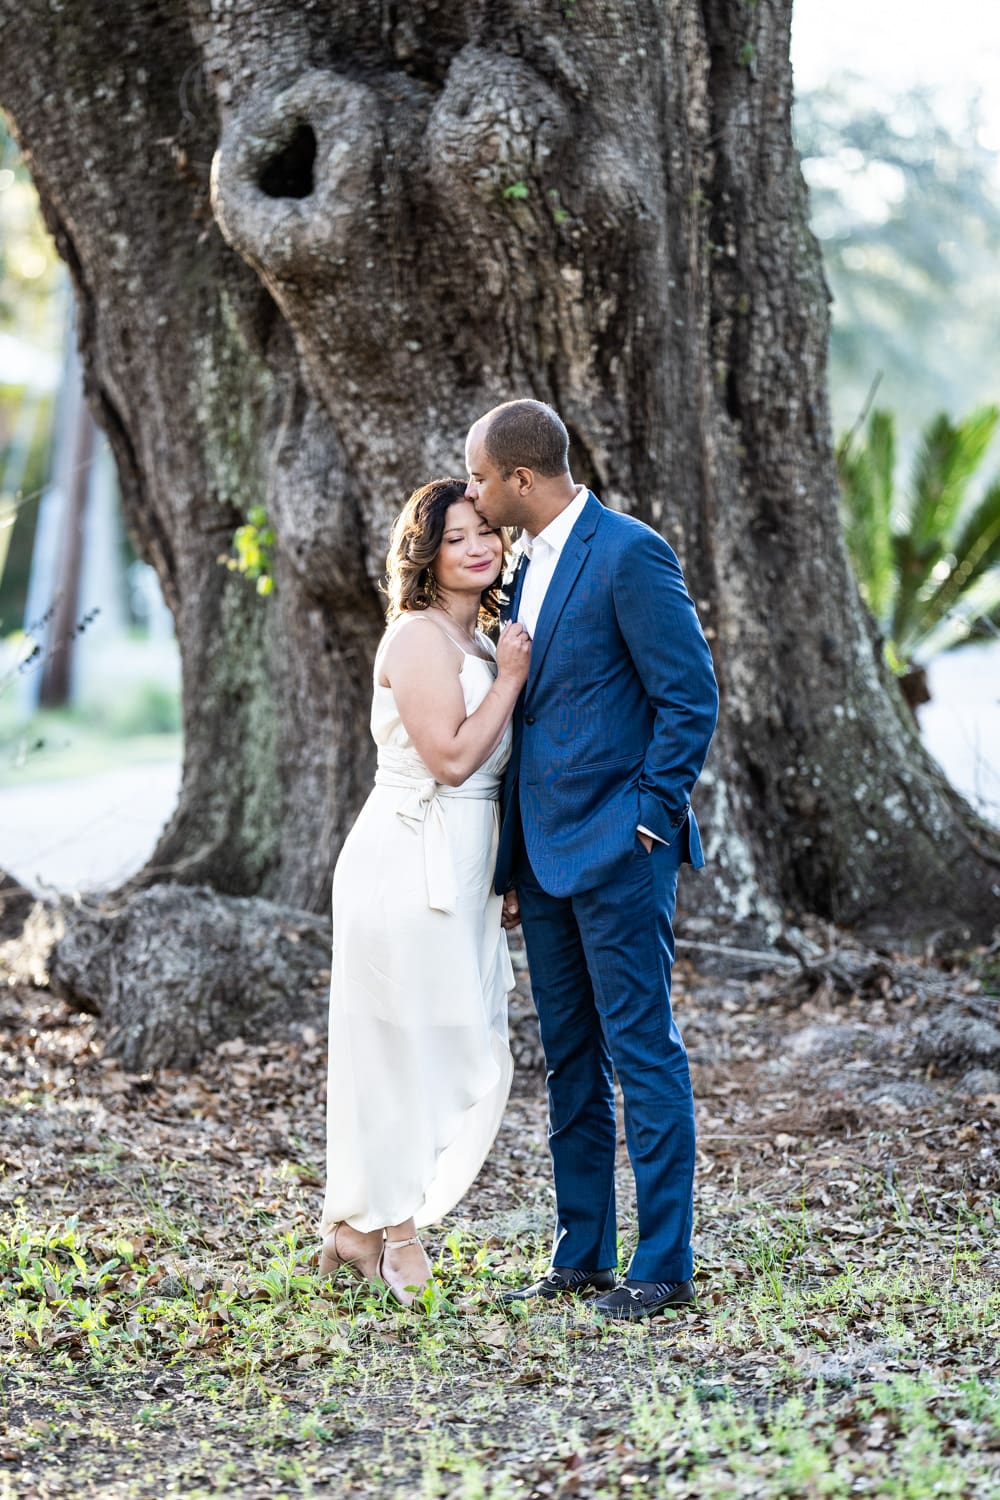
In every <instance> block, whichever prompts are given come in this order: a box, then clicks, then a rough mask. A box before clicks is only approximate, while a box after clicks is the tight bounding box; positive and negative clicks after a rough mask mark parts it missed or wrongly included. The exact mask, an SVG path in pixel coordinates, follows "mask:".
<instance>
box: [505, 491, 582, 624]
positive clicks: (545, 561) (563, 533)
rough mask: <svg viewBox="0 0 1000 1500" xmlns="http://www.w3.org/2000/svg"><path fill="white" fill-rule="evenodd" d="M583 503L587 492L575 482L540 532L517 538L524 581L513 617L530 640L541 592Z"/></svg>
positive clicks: (537, 613) (549, 577) (550, 575)
mask: <svg viewBox="0 0 1000 1500" xmlns="http://www.w3.org/2000/svg"><path fill="white" fill-rule="evenodd" d="M586 503H587V491H586V489H585V488H584V486H583V485H582V484H578V485H577V487H576V494H575V495H574V496H573V498H572V500H571V501H570V502H569V504H568V505H567V506H566V508H565V510H561V511H560V512H559V514H558V515H557V516H556V518H555V520H554V521H550V522H549V524H548V525H547V526H546V527H545V529H544V531H540V532H539V533H538V535H537V536H529V535H528V534H527V532H525V533H524V535H523V536H522V537H521V550H522V551H523V553H524V555H525V557H526V558H527V559H528V561H527V564H526V569H527V571H526V572H525V575H524V583H523V584H522V585H521V600H520V603H519V605H518V609H517V619H518V623H519V624H520V625H523V626H524V628H525V630H526V631H527V632H528V634H529V635H530V636H531V637H532V639H534V635H535V630H536V629H537V627H538V616H539V615H540V614H541V611H542V604H543V603H544V600H545V595H546V594H547V593H548V588H549V584H550V583H551V582H552V575H553V573H554V572H555V570H556V564H557V563H558V561H559V558H560V556H561V555H562V549H563V548H564V547H565V545H566V538H567V537H568V536H569V534H570V532H571V531H572V530H573V527H574V526H575V525H576V523H577V521H578V520H579V519H580V516H581V514H582V512H583V507H584V506H585V505H586Z"/></svg>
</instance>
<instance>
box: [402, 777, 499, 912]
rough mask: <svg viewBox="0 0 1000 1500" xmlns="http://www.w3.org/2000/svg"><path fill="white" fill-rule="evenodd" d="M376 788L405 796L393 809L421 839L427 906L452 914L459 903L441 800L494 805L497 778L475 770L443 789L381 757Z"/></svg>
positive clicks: (440, 784)
mask: <svg viewBox="0 0 1000 1500" xmlns="http://www.w3.org/2000/svg"><path fill="white" fill-rule="evenodd" d="M375 785H376V786H390V787H395V788H396V789H397V790H399V791H402V792H406V793H407V796H406V797H404V798H403V800H402V802H401V803H400V805H399V807H397V809H396V816H397V818H401V819H402V820H403V822H404V823H406V824H408V825H409V826H410V827H411V828H412V829H413V830H414V832H416V833H420V834H421V836H422V838H423V843H424V875H425V877H426V880H427V905H428V906H429V907H431V908H432V909H433V910H434V911H444V912H454V911H455V908H456V905H457V902H458V886H457V882H456V879H455V861H454V858H453V856H452V851H451V841H450V839H449V837H448V823H447V819H446V818H445V815H444V808H443V807H442V806H441V798H442V797H462V798H464V799H465V800H466V801H471V802H497V801H499V798H500V779H499V777H497V776H490V775H488V774H487V773H486V772H484V771H476V772H475V773H474V775H472V776H470V777H469V779H468V780H467V781H463V782H462V785H461V786H445V785H444V784H443V783H442V782H440V781H435V780H434V777H433V776H428V775H427V774H426V773H425V774H424V775H423V776H420V775H414V774H413V772H412V771H409V770H407V769H405V768H404V767H403V766H401V765H396V766H393V765H391V764H385V763H384V762H383V761H382V759H381V756H380V759H379V766H378V769H377V770H376V772H375Z"/></svg>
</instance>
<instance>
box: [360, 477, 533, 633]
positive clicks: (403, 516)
mask: <svg viewBox="0 0 1000 1500" xmlns="http://www.w3.org/2000/svg"><path fill="white" fill-rule="evenodd" d="M464 499H465V481H464V480H462V479H432V480H431V482H430V484H424V485H421V487H420V489H418V490H414V491H413V494H412V495H411V496H410V498H409V500H407V502H406V504H405V505H404V506H403V509H402V510H401V511H400V513H399V515H398V516H397V517H396V520H395V523H394V525H393V528H392V536H391V538H390V541H389V555H388V557H387V558H386V563H385V565H386V581H385V584H384V587H383V592H384V593H385V594H386V595H387V596H388V599H389V607H388V609H387V611H386V620H387V621H391V620H395V619H396V618H397V617H398V616H399V615H401V614H404V613H405V612H406V611H407V610H411V609H427V608H428V607H429V606H430V605H432V604H433V603H434V600H435V590H434V577H433V574H432V573H431V564H432V563H433V561H434V559H435V558H436V557H437V555H438V553H439V552H440V550H441V538H442V537H443V536H444V523H445V517H446V516H447V514H448V507H449V506H451V505H455V504H456V502H458V501H459V500H464ZM499 535H500V539H501V541H502V542H503V558H502V560H501V573H502V570H503V568H504V567H505V566H506V564H507V560H508V557H509V555H510V538H509V537H508V535H507V533H506V532H505V531H503V530H502V529H501V530H500V533H499ZM499 619H500V577H499V576H498V577H497V578H496V580H495V581H494V582H493V583H491V584H490V586H489V588H485V589H483V592H482V594H481V595H480V600H479V626H480V629H481V630H485V631H487V632H488V633H491V634H495V632H496V626H497V624H498V623H499Z"/></svg>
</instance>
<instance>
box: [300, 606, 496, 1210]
mask: <svg viewBox="0 0 1000 1500" xmlns="http://www.w3.org/2000/svg"><path fill="white" fill-rule="evenodd" d="M418 621H419V623H417V622H418ZM402 628H406V629H410V630H437V629H439V628H440V627H439V626H438V625H436V624H435V623H434V621H433V620H430V619H424V618H422V617H421V616H414V615H408V616H407V615H404V616H403V617H402V619H398V620H396V621H395V622H394V623H393V624H392V625H391V626H390V627H389V630H388V631H387V632H386V635H385V636H384V637H383V639H382V643H381V645H380V647H379V651H378V654H377V656H376V659H375V687H374V697H373V701H372V717H371V729H372V735H373V737H374V739H375V743H376V745H377V746H378V769H377V771H376V775H375V786H374V788H373V789H372V792H371V795H370V796H369V798H368V801H367V802H366V803H365V805H364V807H363V808H362V810H361V814H360V816H359V817H358V820H357V822H356V823H355V825H354V827H353V828H352V829H351V832H350V834H349V835H348V838H347V840H346V842H345V844H344V847H343V850H342V852H341V855H340V858H339V860H338V861H337V868H336V871H335V873H334V879H333V962H332V975H331V987H330V1053H329V1074H328V1084H327V1089H328V1092H327V1183H326V1199H325V1202H324V1205H323V1219H322V1232H323V1234H327V1233H329V1231H330V1229H331V1228H332V1226H333V1225H334V1224H336V1223H338V1222H340V1221H346V1222H347V1223H349V1224H351V1225H353V1226H354V1228H356V1229H359V1230H366V1229H377V1228H380V1227H381V1226H382V1225H385V1224H401V1223H402V1222H403V1221H404V1220H406V1219H408V1218H409V1217H410V1216H411V1215H412V1216H413V1217H414V1218H415V1219H416V1221H417V1224H418V1226H420V1225H424V1224H432V1223H436V1222H437V1220H439V1219H441V1218H443V1216H444V1215H445V1214H446V1213H448V1212H449V1210H450V1209H452V1208H453V1207H454V1205H455V1204H456V1203H457V1202H458V1200H459V1198H461V1197H462V1195H463V1193H465V1191H466V1189H467V1188H468V1187H469V1186H470V1184H471V1183H472V1181H473V1179H474V1178H475V1176H476V1174H477V1173H478V1171H479V1169H480V1167H481V1166H482V1164H483V1162H484V1160H485V1158H486V1155H487V1152H488V1151H489V1149H490V1145H491V1144H492V1142H493V1138H494V1136H495V1135H496V1132H497V1129H498V1128H499V1125H500V1120H501V1117H502V1115H503V1111H504V1106H505V1104H506V1102H507V1094H508V1092H509V1090H510V1082H511V1073H512V1062H511V1055H510V1048H509V1045H508V1041H507V995H508V993H509V992H510V990H511V989H512V987H513V983H514V976H513V972H512V970H511V966H510V959H509V957H508V953H507V938H506V934H505V933H504V932H503V930H502V928H501V926H500V908H501V904H502V903H501V898H500V897H499V896H497V895H495V894H494V892H493V867H494V864H495V860H496V848H497V833H498V826H499V817H498V805H497V798H498V796H499V788H500V778H501V776H502V773H503V769H504V766H505V765H506V763H507V760H508V758H509V756H510V738H511V732H510V728H509V726H508V729H507V730H506V732H505V734H504V737H503V740H502V742H501V744H500V745H499V746H498V747H497V749H496V750H495V751H494V752H493V754H492V755H491V756H490V758H489V760H488V761H487V762H486V763H485V765H484V766H482V767H481V769H480V770H479V771H477V772H476V773H475V774H474V775H472V776H470V777H469V779H468V780H467V781H465V782H463V783H462V785H461V786H459V787H448V786H443V785H441V784H439V783H437V782H435V780H434V777H433V776H432V775H431V773H430V772H429V771H428V769H427V767H426V766H425V765H424V763H423V761H422V760H421V759H420V757H419V755H418V754H417V752H416V750H415V748H414V746H413V742H412V740H411V739H410V737H409V735H408V734H407V732H406V730H405V728H404V727H403V723H402V720H401V719H400V717H399V711H398V709H397V707H396V701H395V698H394V697H393V694H392V689H391V688H388V687H384V686H382V685H381V684H380V683H379V680H378V679H379V671H380V667H381V660H382V656H383V653H384V651H385V648H386V645H387V644H388V642H389V640H390V639H391V638H392V636H393V634H394V632H395V631H396V630H398V629H402ZM479 639H480V642H481V644H482V646H483V648H484V649H488V650H489V651H490V652H491V659H490V660H489V661H484V660H482V659H480V658H479V657H477V656H474V655H472V654H470V653H468V652H466V653H464V661H463V662H462V667H461V676H460V681H461V685H462V692H463V694H464V697H465V707H466V712H467V713H470V714H471V713H472V712H474V710H475V709H476V708H478V707H479V705H480V703H481V702H482V700H483V699H484V698H485V696H486V694H487V693H488V691H489V689H490V686H491V684H492V682H493V679H494V677H495V675H496V664H495V661H494V660H493V658H492V646H491V645H490V643H489V641H488V640H487V639H486V637H485V636H481V637H479ZM452 644H455V643H454V642H453V643H452ZM455 649H456V651H458V650H459V649H460V648H459V647H458V646H457V644H455Z"/></svg>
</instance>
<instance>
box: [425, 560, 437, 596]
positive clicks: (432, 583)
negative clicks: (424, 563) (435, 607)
mask: <svg viewBox="0 0 1000 1500" xmlns="http://www.w3.org/2000/svg"><path fill="white" fill-rule="evenodd" d="M424 593H425V594H426V595H427V600H428V603H430V604H433V603H434V601H435V599H436V598H437V594H438V591H437V579H436V578H435V577H434V574H433V573H432V572H431V570H430V568H428V569H427V583H426V584H425V586H424Z"/></svg>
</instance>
